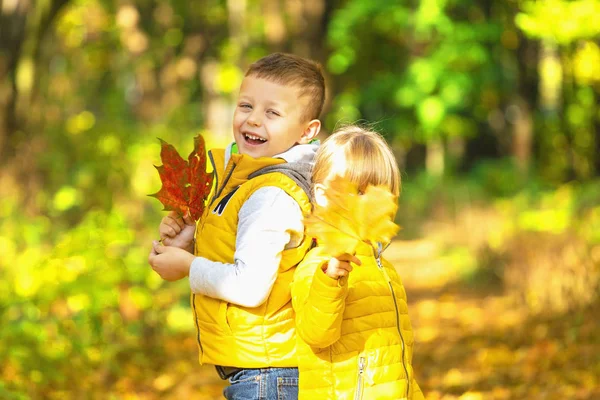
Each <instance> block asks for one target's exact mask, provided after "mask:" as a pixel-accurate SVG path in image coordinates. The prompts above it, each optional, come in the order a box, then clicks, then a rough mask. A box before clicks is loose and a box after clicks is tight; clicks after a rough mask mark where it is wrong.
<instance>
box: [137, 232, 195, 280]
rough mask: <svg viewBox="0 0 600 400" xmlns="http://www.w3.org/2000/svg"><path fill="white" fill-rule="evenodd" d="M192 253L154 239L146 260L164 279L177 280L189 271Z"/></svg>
mask: <svg viewBox="0 0 600 400" xmlns="http://www.w3.org/2000/svg"><path fill="white" fill-rule="evenodd" d="M194 258H195V257H194V255H193V254H191V253H189V252H187V251H185V250H182V249H180V248H178V247H172V246H163V245H162V244H160V243H159V242H157V241H156V240H155V241H153V242H152V251H151V252H150V255H149V256H148V262H149V263H150V265H151V266H152V269H153V270H154V271H155V272H156V273H157V274H158V275H160V277H161V278H163V279H164V280H166V281H177V280H179V279H182V278H185V277H186V276H188V275H189V273H190V266H191V265H192V261H194Z"/></svg>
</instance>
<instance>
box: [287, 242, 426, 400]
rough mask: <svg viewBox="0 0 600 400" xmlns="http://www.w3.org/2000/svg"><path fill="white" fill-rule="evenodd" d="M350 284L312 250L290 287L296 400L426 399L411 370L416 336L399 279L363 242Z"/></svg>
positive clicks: (321, 252) (323, 257) (326, 259)
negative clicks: (325, 266) (295, 345)
mask: <svg viewBox="0 0 600 400" xmlns="http://www.w3.org/2000/svg"><path fill="white" fill-rule="evenodd" d="M356 256H357V257H358V258H359V259H360V260H361V262H362V265H360V266H355V267H354V269H353V270H352V272H350V274H349V276H348V280H347V283H346V284H340V283H339V282H338V281H336V280H333V279H331V278H329V277H328V276H327V275H325V274H324V273H323V272H322V271H321V266H322V265H323V264H324V263H326V262H327V261H328V260H329V256H328V255H327V254H324V252H323V251H322V250H321V248H319V247H317V248H315V249H313V250H311V251H310V252H309V253H308V254H307V255H306V258H305V259H304V261H302V263H301V264H300V265H299V266H298V268H297V269H296V272H295V277H294V282H293V285H292V296H293V303H294V309H295V310H296V330H297V333H298V335H297V336H298V338H297V339H298V367H299V369H300V380H299V385H300V388H299V389H300V390H299V398H300V399H306V400H312V399H319V400H327V399H331V400H334V399H335V400H337V399H368V400H376V399H386V400H387V399H410V400H423V393H422V392H421V389H420V388H419V385H418V384H417V382H416V381H415V379H414V374H413V369H412V365H411V363H412V353H413V344H414V339H413V331H412V327H411V324H410V320H409V317H408V306H407V302H406V292H405V291H404V287H403V285H402V281H401V280H400V277H399V276H398V273H397V272H396V270H395V269H394V267H393V266H391V265H390V264H389V263H388V262H387V261H385V260H383V259H379V260H377V258H376V257H375V255H374V249H373V248H372V247H371V246H370V245H368V244H366V243H363V244H362V245H361V246H360V247H359V248H358V249H357V251H356Z"/></svg>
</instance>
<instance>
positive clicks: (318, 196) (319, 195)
mask: <svg viewBox="0 0 600 400" xmlns="http://www.w3.org/2000/svg"><path fill="white" fill-rule="evenodd" d="M313 190H314V195H315V203H317V204H318V205H320V206H321V207H326V206H327V196H326V195H325V186H324V185H322V184H320V183H317V184H315V186H314V188H313Z"/></svg>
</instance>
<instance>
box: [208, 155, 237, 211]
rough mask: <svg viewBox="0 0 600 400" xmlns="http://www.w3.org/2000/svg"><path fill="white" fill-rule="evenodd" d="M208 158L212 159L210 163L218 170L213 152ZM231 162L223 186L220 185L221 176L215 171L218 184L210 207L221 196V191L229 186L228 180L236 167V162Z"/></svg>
mask: <svg viewBox="0 0 600 400" xmlns="http://www.w3.org/2000/svg"><path fill="white" fill-rule="evenodd" d="M208 158H209V159H210V163H211V164H212V167H213V171H216V168H215V160H214V159H213V157H212V154H211V153H208ZM231 164H232V166H231V169H229V171H227V170H225V172H226V173H227V175H225V179H224V180H223V183H222V184H221V187H219V176H218V175H217V173H216V172H215V183H216V184H217V189H216V190H215V195H214V196H213V198H212V199H211V200H210V204H209V207H210V206H212V205H213V203H214V202H215V200H216V199H218V198H219V196H221V192H223V189H225V186H227V182H228V181H229V178H231V174H233V170H234V169H235V163H233V162H232V163H231Z"/></svg>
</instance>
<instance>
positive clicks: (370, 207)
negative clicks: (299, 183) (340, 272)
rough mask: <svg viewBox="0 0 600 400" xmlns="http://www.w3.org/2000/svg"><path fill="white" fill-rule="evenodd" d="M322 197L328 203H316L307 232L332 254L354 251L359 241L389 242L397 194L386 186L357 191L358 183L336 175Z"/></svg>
mask: <svg viewBox="0 0 600 400" xmlns="http://www.w3.org/2000/svg"><path fill="white" fill-rule="evenodd" d="M325 196H326V198H327V204H326V205H318V204H315V207H314V209H313V213H312V215H311V216H310V217H309V218H308V219H307V221H306V232H307V235H309V236H311V237H314V238H316V239H317V241H318V242H319V246H321V247H324V248H325V251H326V252H327V253H329V254H331V255H334V256H337V255H340V254H343V253H349V254H353V253H354V252H355V249H356V246H357V245H358V244H359V243H360V242H370V243H377V242H381V243H389V242H390V241H391V240H392V238H393V237H394V235H395V234H396V233H397V232H398V230H399V227H398V225H396V224H395V223H394V222H393V217H394V215H395V214H396V210H397V207H398V205H397V203H396V197H395V196H394V195H393V194H392V193H390V191H389V190H388V189H387V188H386V187H385V186H368V187H367V188H366V189H365V191H364V193H359V190H358V186H357V185H355V184H353V183H351V182H349V181H348V180H346V179H343V178H340V177H338V178H335V179H333V180H332V181H331V183H330V184H329V187H328V189H327V190H326V191H325Z"/></svg>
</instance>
